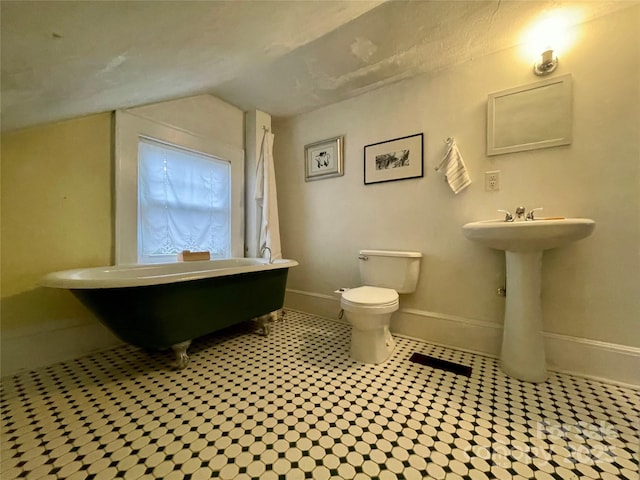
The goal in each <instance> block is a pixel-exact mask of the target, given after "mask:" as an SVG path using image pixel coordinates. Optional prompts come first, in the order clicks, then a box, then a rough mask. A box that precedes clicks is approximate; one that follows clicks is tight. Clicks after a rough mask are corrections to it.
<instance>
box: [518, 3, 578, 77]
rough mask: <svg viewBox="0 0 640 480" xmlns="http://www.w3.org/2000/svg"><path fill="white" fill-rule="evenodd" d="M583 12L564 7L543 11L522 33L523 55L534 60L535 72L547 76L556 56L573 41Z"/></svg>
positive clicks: (556, 65)
mask: <svg viewBox="0 0 640 480" xmlns="http://www.w3.org/2000/svg"><path fill="white" fill-rule="evenodd" d="M581 18H582V12H581V10H580V9H578V8H573V7H572V8H564V9H562V10H555V11H551V12H545V13H543V14H542V15H541V17H539V18H538V19H537V20H536V21H535V22H534V23H533V24H531V25H529V27H528V28H527V29H526V30H525V31H524V32H523V37H522V40H523V43H522V50H523V52H522V53H523V55H525V56H526V57H527V58H529V59H530V61H531V60H533V62H534V65H533V72H534V73H535V74H536V75H548V74H550V73H551V72H553V71H554V70H555V69H556V68H558V55H564V53H565V52H566V51H567V50H568V49H569V48H570V47H571V45H572V44H574V43H575V41H576V39H577V29H576V28H573V26H575V25H577V24H579V22H580V20H581Z"/></svg>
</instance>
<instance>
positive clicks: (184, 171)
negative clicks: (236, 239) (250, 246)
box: [138, 138, 231, 263]
mask: <svg viewBox="0 0 640 480" xmlns="http://www.w3.org/2000/svg"><path fill="white" fill-rule="evenodd" d="M230 192H231V168H230V165H229V162H227V161H225V160H221V159H218V158H215V157H211V156H208V155H204V154H202V153H199V152H191V151H188V150H185V149H182V148H179V147H175V146H172V145H166V144H162V143H159V142H157V141H155V140H152V139H148V138H142V139H140V141H139V142H138V260H139V261H142V262H143V263H152V262H156V261H171V260H172V259H173V258H174V257H175V255H177V254H178V253H179V252H181V251H183V250H191V251H195V252H198V251H208V252H210V253H211V256H212V257H217V258H228V257H230V256H231V231H230V228H229V227H230V220H231V205H230Z"/></svg>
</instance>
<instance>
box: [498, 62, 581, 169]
mask: <svg viewBox="0 0 640 480" xmlns="http://www.w3.org/2000/svg"><path fill="white" fill-rule="evenodd" d="M571 105H572V93H571V75H570V74H568V75H562V76H559V77H554V78H550V79H547V80H543V81H541V82H536V83H531V84H529V85H524V86H521V87H515V88H510V89H508V90H503V91H501V92H496V93H491V94H489V98H488V102H487V155H490V156H491V155H502V154H504V153H512V152H522V151H526V150H535V149H538V148H548V147H555V146H558V145H569V144H571V130H572V113H571V108H572V107H571Z"/></svg>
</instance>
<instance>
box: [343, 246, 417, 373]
mask: <svg viewBox="0 0 640 480" xmlns="http://www.w3.org/2000/svg"><path fill="white" fill-rule="evenodd" d="M421 258H422V253H420V252H399V251H392V250H360V256H359V257H358V259H359V263H360V280H361V281H362V282H363V283H364V286H362V287H358V288H352V289H349V290H346V291H344V292H343V293H342V300H341V301H340V305H341V307H342V309H343V310H344V312H345V315H346V318H347V321H348V322H349V323H350V324H351V326H352V329H351V357H352V358H353V359H354V360H358V361H360V362H365V363H382V362H384V361H385V360H387V359H388V358H389V356H390V355H391V352H393V349H394V348H395V346H396V344H395V342H394V340H393V337H392V336H391V333H390V332H389V324H390V323H391V314H392V313H393V312H395V311H396V310H398V305H399V301H398V294H399V293H413V292H415V290H416V284H417V283H418V275H419V273H420V259H421Z"/></svg>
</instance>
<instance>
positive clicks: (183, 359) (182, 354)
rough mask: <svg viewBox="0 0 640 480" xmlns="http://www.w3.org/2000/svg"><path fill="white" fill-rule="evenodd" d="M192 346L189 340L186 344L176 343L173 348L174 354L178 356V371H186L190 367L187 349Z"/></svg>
mask: <svg viewBox="0 0 640 480" xmlns="http://www.w3.org/2000/svg"><path fill="white" fill-rule="evenodd" d="M189 345H191V340H187V341H186V342H180V343H176V344H175V345H172V346H171V349H172V350H173V353H175V354H176V363H175V365H176V368H177V369H178V370H184V369H185V368H187V365H189V355H187V349H188V348H189Z"/></svg>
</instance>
